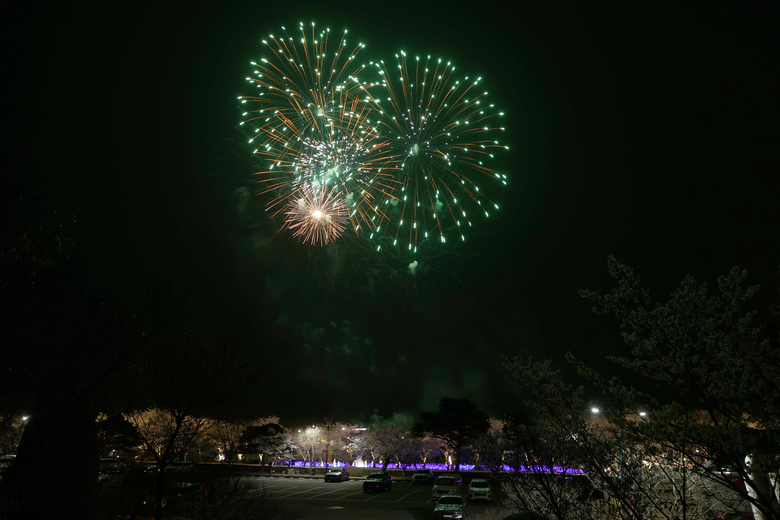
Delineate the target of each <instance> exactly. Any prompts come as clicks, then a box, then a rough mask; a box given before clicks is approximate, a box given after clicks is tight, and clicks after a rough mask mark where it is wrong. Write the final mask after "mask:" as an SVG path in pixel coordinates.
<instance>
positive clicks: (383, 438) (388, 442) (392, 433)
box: [360, 419, 411, 471]
mask: <svg viewBox="0 0 780 520" xmlns="http://www.w3.org/2000/svg"><path fill="white" fill-rule="evenodd" d="M410 437H411V435H410V432H409V428H408V426H407V425H405V424H397V423H395V422H393V421H392V420H381V419H380V420H379V421H377V422H376V423H375V424H373V425H372V426H370V427H369V428H368V429H367V430H366V433H365V434H364V435H362V436H361V437H360V443H361V445H362V447H363V448H364V449H366V450H368V451H369V452H370V453H371V455H372V457H373V458H374V459H377V458H379V460H380V461H381V463H382V471H385V470H386V469H387V465H388V464H390V462H391V461H392V458H393V457H396V456H397V455H399V454H400V453H401V452H402V451H403V449H404V448H405V447H407V446H408V445H409V443H410Z"/></svg>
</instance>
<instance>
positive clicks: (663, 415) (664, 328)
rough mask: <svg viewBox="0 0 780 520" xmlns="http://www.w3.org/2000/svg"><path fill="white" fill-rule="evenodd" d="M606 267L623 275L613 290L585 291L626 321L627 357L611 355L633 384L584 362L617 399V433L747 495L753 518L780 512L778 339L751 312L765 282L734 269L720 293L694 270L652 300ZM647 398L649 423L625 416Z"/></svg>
mask: <svg viewBox="0 0 780 520" xmlns="http://www.w3.org/2000/svg"><path fill="white" fill-rule="evenodd" d="M608 268H609V272H610V274H611V275H612V276H613V277H614V278H615V279H616V280H617V281H618V286H617V288H615V289H614V290H613V291H612V293H611V294H604V295H601V294H598V293H595V292H592V291H580V294H581V295H582V296H583V297H584V298H586V299H589V300H591V301H593V302H594V308H593V310H594V312H596V313H597V314H602V315H609V316H613V317H614V318H616V319H617V321H618V323H619V324H620V327H621V329H622V331H623V332H622V337H623V340H624V341H625V342H626V344H627V345H628V346H629V347H631V356H629V357H611V358H610V359H611V360H612V361H613V362H615V363H616V364H617V365H619V366H620V367H622V368H623V369H625V370H627V371H628V372H629V373H631V374H632V382H631V383H630V384H626V383H623V382H621V381H619V380H617V379H615V378H613V379H609V380H608V379H606V378H604V377H603V376H601V374H599V373H598V372H596V371H594V370H591V369H589V368H588V367H587V366H586V365H584V364H582V363H580V364H579V366H578V367H579V370H580V373H581V374H583V375H585V376H587V377H588V378H589V379H590V380H591V381H593V382H594V383H596V384H597V385H598V386H599V387H600V388H602V389H603V390H604V391H605V392H607V393H608V394H609V395H610V396H611V397H612V398H613V399H614V401H615V402H616V403H618V405H617V406H616V407H615V409H614V410H613V411H612V416H613V419H614V421H615V422H616V423H617V425H618V427H619V428H620V431H621V433H622V434H623V435H624V436H625V437H626V438H627V439H630V440H631V442H632V443H637V444H641V445H642V446H645V447H647V448H648V449H649V448H651V447H652V448H654V449H655V450H657V451H658V452H659V453H666V454H675V459H676V460H678V461H684V463H683V467H685V468H689V469H691V470H692V471H693V472H694V473H695V474H696V476H697V478H698V477H699V476H700V477H703V478H705V479H707V480H708V481H709V482H711V483H712V485H714V486H720V487H724V488H727V489H730V490H731V491H732V493H735V494H737V495H738V496H740V497H741V498H742V499H743V500H746V501H748V502H749V503H750V504H751V505H752V507H753V509H754V515H755V517H756V518H780V509H778V497H777V491H776V488H777V482H778V481H780V461H778V455H777V454H778V453H780V432H778V430H779V429H780V348H778V347H779V343H780V342H779V341H778V338H779V336H778V334H777V333H770V332H769V330H768V328H767V327H766V322H762V321H760V318H761V315H760V314H759V311H758V310H751V309H750V305H751V300H752V299H753V298H754V297H755V295H756V294H757V293H758V291H759V289H760V288H759V286H747V285H746V282H747V277H748V273H747V271H744V270H741V269H739V268H737V267H735V268H733V269H732V270H731V272H730V273H729V274H727V275H724V276H721V277H719V278H718V283H717V292H716V293H715V294H712V291H711V290H710V288H709V286H708V285H707V284H706V283H701V284H699V283H697V282H696V281H695V280H694V278H693V277H692V276H690V275H689V276H686V277H685V278H684V279H683V281H682V284H681V286H680V288H678V289H677V290H675V291H674V292H673V293H672V295H671V299H670V300H669V301H668V302H666V303H663V304H655V305H654V306H651V305H650V292H649V291H648V290H647V289H646V288H644V287H643V286H642V285H641V283H640V279H639V277H638V276H636V275H635V274H634V271H633V269H631V268H630V267H628V266H626V265H624V264H621V263H620V262H618V261H617V260H615V258H613V257H610V258H609V261H608ZM569 358H570V360H572V361H575V359H574V356H573V355H571V354H570V355H569ZM648 405H650V406H652V407H653V411H652V415H651V417H650V420H648V421H638V422H633V421H630V420H627V416H630V415H636V414H637V412H638V410H640V409H641V407H642V406H648ZM724 468H726V469H727V470H728V471H727V472H724V471H723V469H724ZM734 476H738V477H739V480H741V481H742V482H744V484H745V488H742V487H741V486H740V485H739V483H738V482H737V481H735V479H734V478H733V477H734Z"/></svg>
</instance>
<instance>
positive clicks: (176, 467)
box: [165, 460, 195, 473]
mask: <svg viewBox="0 0 780 520" xmlns="http://www.w3.org/2000/svg"><path fill="white" fill-rule="evenodd" d="M194 467H195V463H194V462H192V461H191V460H174V461H173V462H171V463H169V464H168V465H167V466H165V472H166V473H169V472H174V473H188V472H190V471H192V470H193V468H194Z"/></svg>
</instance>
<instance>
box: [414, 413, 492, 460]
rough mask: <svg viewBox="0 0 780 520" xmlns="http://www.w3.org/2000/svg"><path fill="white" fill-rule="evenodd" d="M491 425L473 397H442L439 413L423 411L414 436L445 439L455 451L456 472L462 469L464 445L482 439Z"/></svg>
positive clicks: (448, 445)
mask: <svg viewBox="0 0 780 520" xmlns="http://www.w3.org/2000/svg"><path fill="white" fill-rule="evenodd" d="M489 427H490V423H489V422H488V416H487V415H486V414H485V413H483V412H481V411H479V410H477V405H476V404H474V403H473V402H472V401H470V400H469V399H451V398H449V397H442V398H441V400H440V401H439V411H438V412H423V413H422V414H421V415H420V421H419V422H417V423H416V424H415V425H414V427H413V428H412V432H413V434H414V435H416V436H418V437H424V436H426V435H428V436H430V437H434V438H436V439H439V440H441V441H442V442H443V443H444V444H445V445H446V446H447V447H448V448H449V449H451V450H452V452H453V453H454V454H455V471H459V470H460V457H461V451H462V449H463V446H465V445H467V444H468V443H469V442H471V441H473V440H474V439H476V438H478V437H479V436H480V435H481V434H483V433H485V432H486V431H487V430H488V428H489Z"/></svg>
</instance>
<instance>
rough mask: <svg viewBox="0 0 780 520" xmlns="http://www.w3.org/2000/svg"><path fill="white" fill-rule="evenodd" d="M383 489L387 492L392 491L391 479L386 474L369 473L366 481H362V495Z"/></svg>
mask: <svg viewBox="0 0 780 520" xmlns="http://www.w3.org/2000/svg"><path fill="white" fill-rule="evenodd" d="M383 489H386V490H388V491H390V490H391V489H393V477H391V476H390V475H389V474H388V473H384V472H383V473H371V474H370V475H369V476H367V477H366V480H364V481H363V492H364V493H368V492H369V491H381V490H383Z"/></svg>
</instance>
